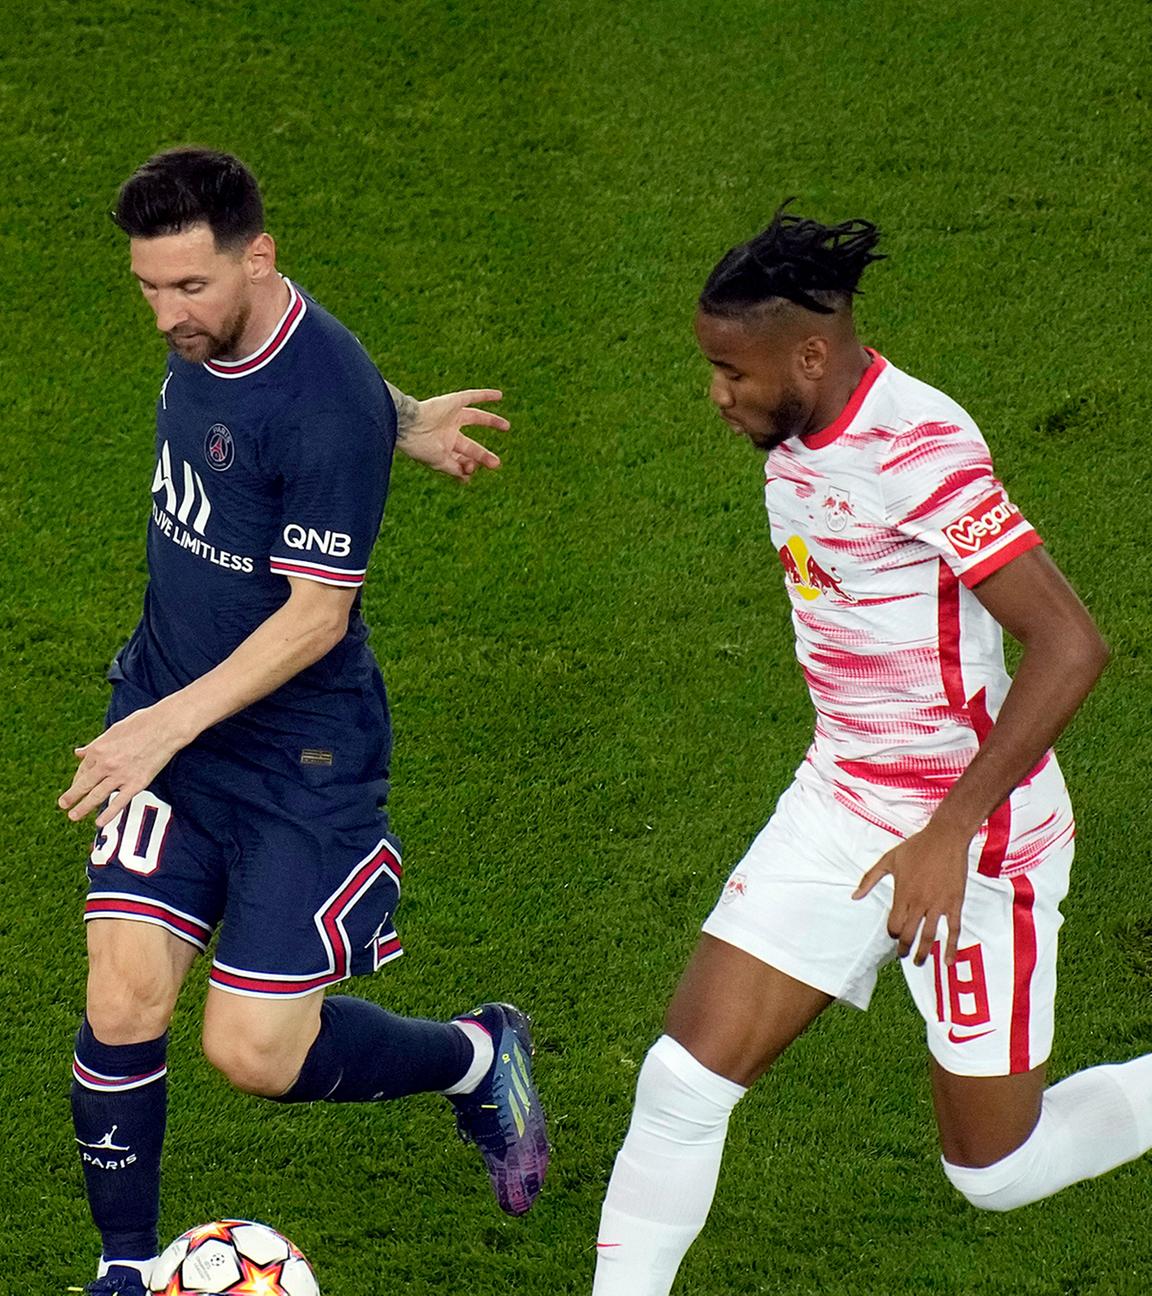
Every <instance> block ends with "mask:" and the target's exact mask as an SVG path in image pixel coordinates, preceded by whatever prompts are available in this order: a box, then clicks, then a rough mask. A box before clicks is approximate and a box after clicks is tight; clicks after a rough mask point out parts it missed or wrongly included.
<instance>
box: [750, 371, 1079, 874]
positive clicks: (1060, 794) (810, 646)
mask: <svg viewBox="0 0 1152 1296" xmlns="http://www.w3.org/2000/svg"><path fill="white" fill-rule="evenodd" d="M870 354H871V355H872V364H871V366H870V367H869V369H868V370H867V372H866V373H865V375H864V377H863V379H862V380H861V382H860V384H859V386H858V387H857V388H856V390H855V392H854V393H853V395H852V398H851V399H850V400H849V402H848V404H847V405H846V406H845V408H844V410H843V411H842V413H841V414H840V416H839V417H838V418H837V419H836V421H835V422H834V423H832V424H831V425H830V426H829V427H826V428H824V429H822V430H821V431H819V432H816V433H814V434H812V435H810V436H806V437H793V438H791V439H790V440H788V441H785V442H784V443H783V444H782V445H780V446H777V447H776V448H775V449H774V450H773V451H772V452H771V453H770V454H769V456H768V460H767V465H766V473H767V481H766V486H765V502H766V504H767V507H768V514H769V520H770V522H771V527H772V540H773V543H774V545H775V546H776V549H777V551H778V553H779V555H780V559H781V561H782V563H783V565H784V574H785V580H786V582H787V586H788V591H789V595H790V597H791V600H792V620H793V624H794V626H795V629H796V652H797V656H798V658H799V660H800V665H801V667H802V668H803V671H804V675H805V678H806V680H807V683H808V688H809V691H810V693H811V695H812V701H813V704H814V705H815V708H816V733H815V737H814V739H813V742H812V746H811V748H810V749H809V751H808V754H807V757H806V758H805V762H804V764H803V765H802V766H801V769H800V771H799V774H798V777H799V778H801V779H803V780H813V779H815V780H817V781H818V782H819V783H820V784H821V785H822V786H824V787H825V788H829V789H831V791H832V793H833V795H834V796H835V797H836V799H837V800H838V801H839V802H840V803H841V804H843V805H844V806H846V807H847V808H848V809H850V810H852V811H854V812H855V813H856V814H858V815H860V816H861V817H862V818H864V819H867V820H868V821H869V822H871V823H874V824H878V825H879V826H881V827H884V828H888V829H889V830H891V831H893V832H896V833H899V834H900V835H901V836H907V835H909V834H910V833H912V832H915V831H917V830H919V829H920V828H922V827H923V826H924V824H925V823H926V822H927V820H928V818H929V816H930V815H931V814H932V811H933V810H934V809H935V808H936V806H937V804H938V803H939V802H940V800H941V799H942V798H943V796H944V795H945V793H946V792H947V791H948V789H949V788H950V787H951V786H952V784H953V783H954V782H955V780H956V779H957V778H958V777H959V775H960V774H961V773H962V772H963V770H964V769H965V768H966V767H967V765H968V763H969V761H970V760H971V759H972V757H973V755H974V754H975V752H976V751H977V749H978V748H979V746H980V744H981V742H982V741H983V740H984V739H985V737H986V736H987V734H988V732H989V730H990V729H991V728H992V725H993V723H994V722H995V719H996V716H997V714H998V712H999V709H1000V705H1001V703H1002V702H1003V700H1004V695H1005V694H1006V693H1007V691H1008V687H1009V684H1010V683H1011V680H1010V678H1009V676H1008V673H1007V671H1006V669H1005V666H1004V651H1003V637H1002V633H1001V630H1000V626H999V624H998V623H997V622H996V620H995V619H994V618H993V617H992V616H991V615H990V614H989V613H988V612H987V611H986V610H985V609H984V607H983V606H982V604H981V603H980V602H979V600H978V599H977V598H976V596H975V595H974V594H973V593H972V590H973V588H974V587H975V586H976V585H977V584H978V583H979V582H980V581H981V580H983V579H984V578H985V577H987V576H989V575H991V574H992V573H993V572H994V571H996V570H998V569H999V568H1000V567H1002V566H1004V565H1005V564H1006V563H1009V562H1011V561H1012V560H1013V559H1014V558H1016V557H1018V556H1019V555H1020V554H1022V553H1024V552H1025V551H1026V550H1028V549H1031V548H1033V547H1034V546H1035V545H1038V544H1040V543H1041V540H1040V537H1039V536H1038V535H1037V534H1036V532H1035V531H1034V530H1033V528H1032V527H1031V526H1030V525H1029V523H1028V522H1027V521H1026V520H1025V519H1024V517H1023V515H1022V514H1021V513H1020V511H1019V509H1017V508H1016V506H1015V505H1014V504H1013V503H1012V502H1011V501H1010V500H1009V498H1008V496H1007V494H1006V493H1005V490H1004V487H1003V486H1002V485H1001V484H1000V482H999V481H997V479H996V477H995V475H994V474H993V471H992V460H991V457H990V455H989V453H988V447H987V445H986V444H985V442H984V438H983V437H982V436H981V435H980V432H979V430H978V428H977V427H976V425H975V423H974V422H973V421H972V419H971V418H970V417H969V415H968V414H967V413H966V412H965V411H964V410H963V409H961V408H960V406H959V405H957V404H956V403H955V402H954V401H952V400H950V399H949V398H948V397H947V396H945V395H944V394H943V393H941V392H939V391H936V390H935V389H934V388H932V387H929V386H928V385H927V384H926V383H922V382H919V381H918V380H917V379H915V378H912V377H910V376H909V375H908V374H906V373H903V372H902V371H901V370H899V369H897V368H896V367H895V365H893V364H890V363H889V362H888V361H886V360H885V359H884V358H883V357H882V356H879V355H877V354H876V353H875V352H870ZM981 832H982V834H983V839H984V851H983V856H982V858H981V863H980V870H981V872H986V873H1012V872H1018V871H1022V870H1024V869H1027V868H1029V867H1031V866H1032V865H1033V864H1035V863H1037V862H1038V861H1039V860H1040V858H1041V857H1042V855H1043V854H1044V852H1045V851H1046V850H1047V849H1048V848H1049V847H1051V846H1052V845H1054V844H1055V843H1056V842H1058V841H1063V840H1066V839H1067V838H1069V837H1070V836H1071V834H1072V832H1073V824H1072V815H1071V808H1070V806H1069V803H1068V798H1067V792H1066V791H1065V788H1064V783H1063V779H1062V777H1061V775H1060V771H1059V767H1058V766H1057V764H1056V761H1055V758H1054V757H1053V756H1052V754H1051V753H1050V752H1049V753H1048V754H1046V755H1045V757H1044V758H1043V759H1042V760H1041V761H1040V763H1039V764H1038V765H1037V767H1036V768H1035V769H1034V770H1033V771H1032V772H1031V773H1030V774H1029V775H1028V777H1027V778H1026V779H1025V780H1024V781H1023V782H1022V783H1021V784H1020V786H1019V787H1017V788H1016V790H1015V791H1014V792H1013V794H1012V796H1011V798H1010V799H1009V800H1008V801H1006V802H1005V803H1004V805H1003V806H1002V807H1001V808H1000V809H999V810H997V811H996V813H995V814H993V816H992V817H991V819H990V820H989V821H988V823H987V824H986V825H985V826H984V828H983V829H982V830H981Z"/></svg>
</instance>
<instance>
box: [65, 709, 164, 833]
mask: <svg viewBox="0 0 1152 1296" xmlns="http://www.w3.org/2000/svg"><path fill="white" fill-rule="evenodd" d="M185 743H186V740H185V739H182V738H180V737H178V735H177V733H176V731H175V729H174V728H173V726H172V724H171V721H170V719H169V716H168V713H167V712H166V711H165V710H163V709H162V708H161V707H160V706H150V707H144V708H143V709H142V710H140V711H134V712H133V713H132V714H131V715H130V716H127V717H125V719H123V720H118V721H117V722H116V723H115V724H114V725H111V726H109V728H107V729H105V730H104V732H103V733H102V734H101V735H100V737H99V738H94V739H93V740H92V741H91V742H90V743H87V744H86V745H85V746H83V747H77V748H76V749H75V752H76V756H77V757H78V758H79V760H80V767H79V768H78V769H77V771H76V774H75V777H74V778H73V779H72V786H71V787H70V788H69V789H68V791H67V792H65V793H64V794H63V795H62V796H61V797H60V799H59V800H58V801H57V802H56V804H57V805H58V806H59V807H60V809H61V810H64V811H66V812H67V814H68V818H69V819H72V820H76V821H79V820H81V819H84V818H86V817H87V816H88V815H90V814H91V813H92V811H93V810H97V809H99V807H100V806H102V805H104V802H105V801H108V802H109V804H108V805H107V806H105V808H104V810H103V811H102V812H101V814H100V816H99V817H98V818H97V820H96V826H97V828H103V827H104V826H105V825H106V824H108V823H109V822H110V821H111V820H112V819H114V818H115V817H116V815H117V814H118V813H119V812H120V810H121V808H122V807H124V806H126V805H127V804H128V802H129V801H131V800H132V798H133V797H134V796H135V795H136V793H137V792H142V791H143V790H144V789H145V788H146V787H147V786H148V784H149V783H151V782H152V780H153V779H154V778H155V777H156V775H157V774H159V773H160V771H161V770H162V769H163V768H164V766H165V765H167V764H168V762H169V761H170V760H171V759H172V757H173V756H175V755H176V753H177V752H178V751H179V750H180V749H181V747H183V746H185Z"/></svg>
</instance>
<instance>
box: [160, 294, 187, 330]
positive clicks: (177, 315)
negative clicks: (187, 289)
mask: <svg viewBox="0 0 1152 1296" xmlns="http://www.w3.org/2000/svg"><path fill="white" fill-rule="evenodd" d="M152 309H153V310H154V311H155V312H156V327H157V328H158V329H159V330H160V332H161V333H171V331H172V330H173V329H175V328H179V327H180V325H181V324H185V323H187V320H188V312H187V311H186V310H185V309H184V307H183V305H182V304H181V302H180V300H179V299H178V298H177V297H174V296H173V297H165V296H164V294H163V293H161V294H158V295H157V296H156V298H155V299H154V300H153V302H152Z"/></svg>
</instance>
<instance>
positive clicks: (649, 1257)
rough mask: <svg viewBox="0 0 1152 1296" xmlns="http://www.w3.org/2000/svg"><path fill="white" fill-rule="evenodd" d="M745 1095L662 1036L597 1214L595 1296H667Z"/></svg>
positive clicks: (703, 1213) (644, 1072)
mask: <svg viewBox="0 0 1152 1296" xmlns="http://www.w3.org/2000/svg"><path fill="white" fill-rule="evenodd" d="M744 1093H745V1090H744V1089H743V1088H742V1087H741V1086H740V1085H738V1084H734V1083H733V1082H732V1081H731V1080H726V1079H725V1078H724V1077H723V1076H719V1075H716V1074H715V1073H714V1072H712V1071H709V1070H708V1069H707V1068H706V1067H703V1066H701V1065H700V1063H699V1062H697V1061H696V1059H695V1058H694V1057H693V1056H692V1054H691V1053H689V1052H688V1050H687V1049H685V1048H684V1047H683V1046H682V1045H680V1044H678V1043H677V1042H676V1041H675V1040H674V1039H672V1038H671V1037H670V1036H668V1035H662V1036H661V1037H660V1039H658V1040H657V1041H656V1043H655V1044H654V1045H653V1046H652V1048H651V1049H650V1050H649V1052H648V1056H647V1057H646V1058H645V1059H644V1065H643V1066H642V1067H641V1068H640V1078H639V1081H638V1082H637V1085H636V1106H635V1108H634V1110H633V1112H632V1124H631V1125H630V1126H629V1129H628V1137H627V1138H626V1139H625V1140H624V1146H623V1147H622V1148H621V1149H620V1155H619V1156H618V1157H617V1158H616V1165H615V1168H614V1169H613V1171H612V1179H611V1181H610V1183H609V1184H608V1195H607V1196H606V1197H605V1199H604V1208H603V1210H602V1212H601V1214H600V1236H599V1241H598V1242H597V1244H596V1248H597V1250H596V1254H597V1261H596V1281H595V1285H594V1286H593V1289H592V1290H593V1296H667V1294H668V1292H670V1291H671V1289H672V1283H673V1281H674V1279H675V1277H676V1270H677V1269H678V1268H679V1267H680V1261H681V1260H683V1258H684V1254H685V1252H686V1251H687V1250H688V1248H689V1247H690V1246H691V1245H692V1242H693V1241H694V1240H695V1237H696V1234H697V1233H699V1232H700V1229H701V1228H702V1227H703V1224H704V1221H705V1219H707V1217H708V1210H709V1207H710V1206H711V1205H712V1197H713V1194H714V1193H715V1191H716V1179H717V1177H718V1175H719V1173H720V1158H721V1156H722V1155H723V1153H724V1138H725V1136H726V1134H727V1132H728V1117H729V1116H730V1115H731V1113H732V1109H733V1108H734V1107H735V1106H736V1104H737V1103H738V1102H739V1101H740V1099H741V1098H742V1097H743V1096H744Z"/></svg>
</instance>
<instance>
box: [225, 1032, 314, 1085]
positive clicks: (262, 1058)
mask: <svg viewBox="0 0 1152 1296" xmlns="http://www.w3.org/2000/svg"><path fill="white" fill-rule="evenodd" d="M204 1056H205V1057H206V1058H207V1059H208V1061H209V1062H211V1063H212V1065H213V1066H214V1067H215V1068H216V1070H217V1071H219V1072H220V1074H221V1075H222V1076H224V1078H225V1079H226V1080H227V1081H228V1083H229V1084H231V1085H232V1086H233V1088H236V1089H239V1090H240V1091H241V1092H242V1093H249V1094H255V1095H257V1096H258V1097H261V1098H278V1097H279V1096H280V1095H281V1094H282V1093H285V1092H287V1090H289V1089H290V1088H291V1087H292V1084H293V1082H294V1081H295V1079H296V1076H297V1075H298V1074H299V1071H300V1059H299V1058H297V1057H295V1056H292V1055H289V1054H287V1053H286V1052H285V1051H284V1049H283V1047H281V1045H280V1043H279V1042H278V1041H275V1040H260V1039H258V1038H253V1037H248V1036H244V1035H239V1036H238V1035H228V1034H225V1033H223V1032H218V1031H211V1030H205V1032H204Z"/></svg>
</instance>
